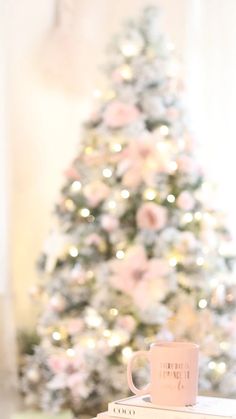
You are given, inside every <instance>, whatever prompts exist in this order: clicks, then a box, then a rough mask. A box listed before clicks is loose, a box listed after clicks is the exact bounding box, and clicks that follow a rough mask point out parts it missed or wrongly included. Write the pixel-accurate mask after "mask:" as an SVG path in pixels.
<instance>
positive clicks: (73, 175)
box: [64, 167, 80, 180]
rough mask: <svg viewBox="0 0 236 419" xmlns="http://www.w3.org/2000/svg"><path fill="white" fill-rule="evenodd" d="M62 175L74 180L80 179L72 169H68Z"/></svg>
mask: <svg viewBox="0 0 236 419" xmlns="http://www.w3.org/2000/svg"><path fill="white" fill-rule="evenodd" d="M64 174H65V176H66V177H68V178H71V179H75V180H79V179H80V175H79V173H78V172H77V170H76V169H75V168H74V167H69V169H67V170H66V171H65V172H64Z"/></svg>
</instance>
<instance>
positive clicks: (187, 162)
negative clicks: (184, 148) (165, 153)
mask: <svg viewBox="0 0 236 419" xmlns="http://www.w3.org/2000/svg"><path fill="white" fill-rule="evenodd" d="M177 164H178V170H179V171H180V172H183V173H193V172H194V171H195V170H197V165H196V162H195V161H194V160H193V159H192V157H189V156H187V155H184V156H180V157H179V158H178V159H177Z"/></svg>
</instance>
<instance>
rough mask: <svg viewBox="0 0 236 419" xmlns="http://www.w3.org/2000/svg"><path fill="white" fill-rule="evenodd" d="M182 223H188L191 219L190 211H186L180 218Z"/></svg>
mask: <svg viewBox="0 0 236 419" xmlns="http://www.w3.org/2000/svg"><path fill="white" fill-rule="evenodd" d="M182 221H183V223H185V224H188V223H191V222H192V221H193V214H192V213H191V212H186V214H184V215H183V218H182Z"/></svg>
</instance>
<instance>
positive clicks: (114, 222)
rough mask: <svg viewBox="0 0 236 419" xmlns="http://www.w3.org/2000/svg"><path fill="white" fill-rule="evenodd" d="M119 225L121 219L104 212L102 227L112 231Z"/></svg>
mask: <svg viewBox="0 0 236 419" xmlns="http://www.w3.org/2000/svg"><path fill="white" fill-rule="evenodd" d="M118 225H119V221H118V219H117V218H116V217H114V216H113V215H110V214H104V215H103V216H102V218H101V226H102V228H103V229H104V230H105V231H107V232H109V233H111V232H112V231H114V230H116V229H117V227H118Z"/></svg>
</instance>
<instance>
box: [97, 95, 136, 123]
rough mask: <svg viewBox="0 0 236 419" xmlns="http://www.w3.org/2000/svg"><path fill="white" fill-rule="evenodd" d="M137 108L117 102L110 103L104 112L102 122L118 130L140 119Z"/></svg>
mask: <svg viewBox="0 0 236 419" xmlns="http://www.w3.org/2000/svg"><path fill="white" fill-rule="evenodd" d="M140 115H141V114H140V112H139V110H138V108H136V107H135V106H133V105H129V104H126V103H122V102H119V101H114V102H111V103H110V104H109V105H108V106H107V108H106V110H105V112H104V116H103V119H104V122H105V124H106V125H107V126H108V127H111V128H120V127H122V126H124V125H128V124H131V123H132V122H134V121H136V120H137V119H138V118H140Z"/></svg>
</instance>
